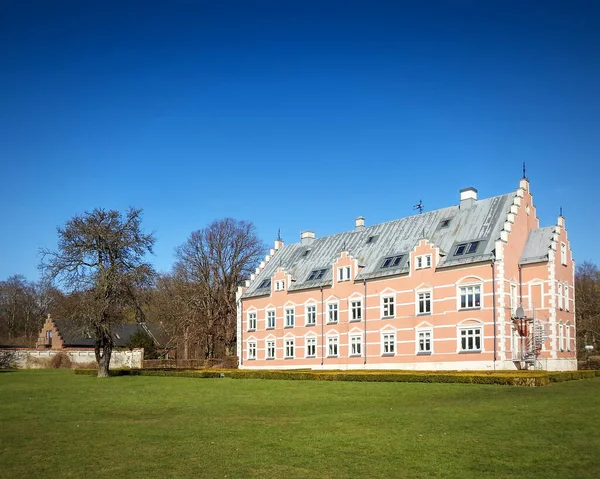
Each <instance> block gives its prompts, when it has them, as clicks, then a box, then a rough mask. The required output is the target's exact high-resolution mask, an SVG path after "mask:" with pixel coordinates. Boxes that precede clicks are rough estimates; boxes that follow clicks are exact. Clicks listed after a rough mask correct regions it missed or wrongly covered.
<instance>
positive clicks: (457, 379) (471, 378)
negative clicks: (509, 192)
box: [75, 369, 600, 387]
mask: <svg viewBox="0 0 600 479" xmlns="http://www.w3.org/2000/svg"><path fill="white" fill-rule="evenodd" d="M75 374H85V375H90V376H95V375H96V374H97V370H90V369H78V370H75ZM110 375H111V376H174V377H186V378H223V377H225V378H231V379H278V380H296V381H297V380H300V381H359V382H423V383H463V384H498V385H504V386H529V387H535V386H546V385H548V384H550V383H556V382H562V381H571V380H574V379H589V378H593V377H600V371H561V372H548V371H498V372H491V371H490V372H488V371H444V372H440V371H310V370H284V371H277V370H241V369H227V370H215V369H210V370H187V371H181V370H173V369H114V370H111V371H110Z"/></svg>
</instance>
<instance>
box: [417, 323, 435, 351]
mask: <svg viewBox="0 0 600 479" xmlns="http://www.w3.org/2000/svg"><path fill="white" fill-rule="evenodd" d="M421 335H423V338H421ZM425 335H429V336H428V337H426V336H425ZM421 340H423V346H425V345H426V342H427V341H429V349H421ZM415 341H416V353H417V354H433V328H417V329H416V331H415Z"/></svg>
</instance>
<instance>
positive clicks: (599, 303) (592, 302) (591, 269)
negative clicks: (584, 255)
mask: <svg viewBox="0 0 600 479" xmlns="http://www.w3.org/2000/svg"><path fill="white" fill-rule="evenodd" d="M575 308H576V310H575V317H576V319H577V337H578V344H579V346H584V345H586V344H591V345H592V346H594V349H595V350H596V351H598V348H600V270H598V267H597V266H596V265H595V264H594V263H590V262H589V261H585V262H583V263H582V264H580V265H578V266H577V270H576V271H575Z"/></svg>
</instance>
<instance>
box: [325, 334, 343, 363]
mask: <svg viewBox="0 0 600 479" xmlns="http://www.w3.org/2000/svg"><path fill="white" fill-rule="evenodd" d="M332 339H335V341H336V344H337V354H329V344H330V340H332ZM327 357H328V358H339V357H340V336H339V334H331V335H329V336H327Z"/></svg>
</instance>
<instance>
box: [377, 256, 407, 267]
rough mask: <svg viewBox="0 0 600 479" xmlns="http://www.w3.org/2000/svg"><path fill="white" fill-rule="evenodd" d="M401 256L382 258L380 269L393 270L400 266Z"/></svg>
mask: <svg viewBox="0 0 600 479" xmlns="http://www.w3.org/2000/svg"><path fill="white" fill-rule="evenodd" d="M402 258H403V255H398V256H388V257H387V258H384V260H383V262H382V263H381V266H380V268H395V267H396V266H398V265H399V264H400V262H401V261H402Z"/></svg>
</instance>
